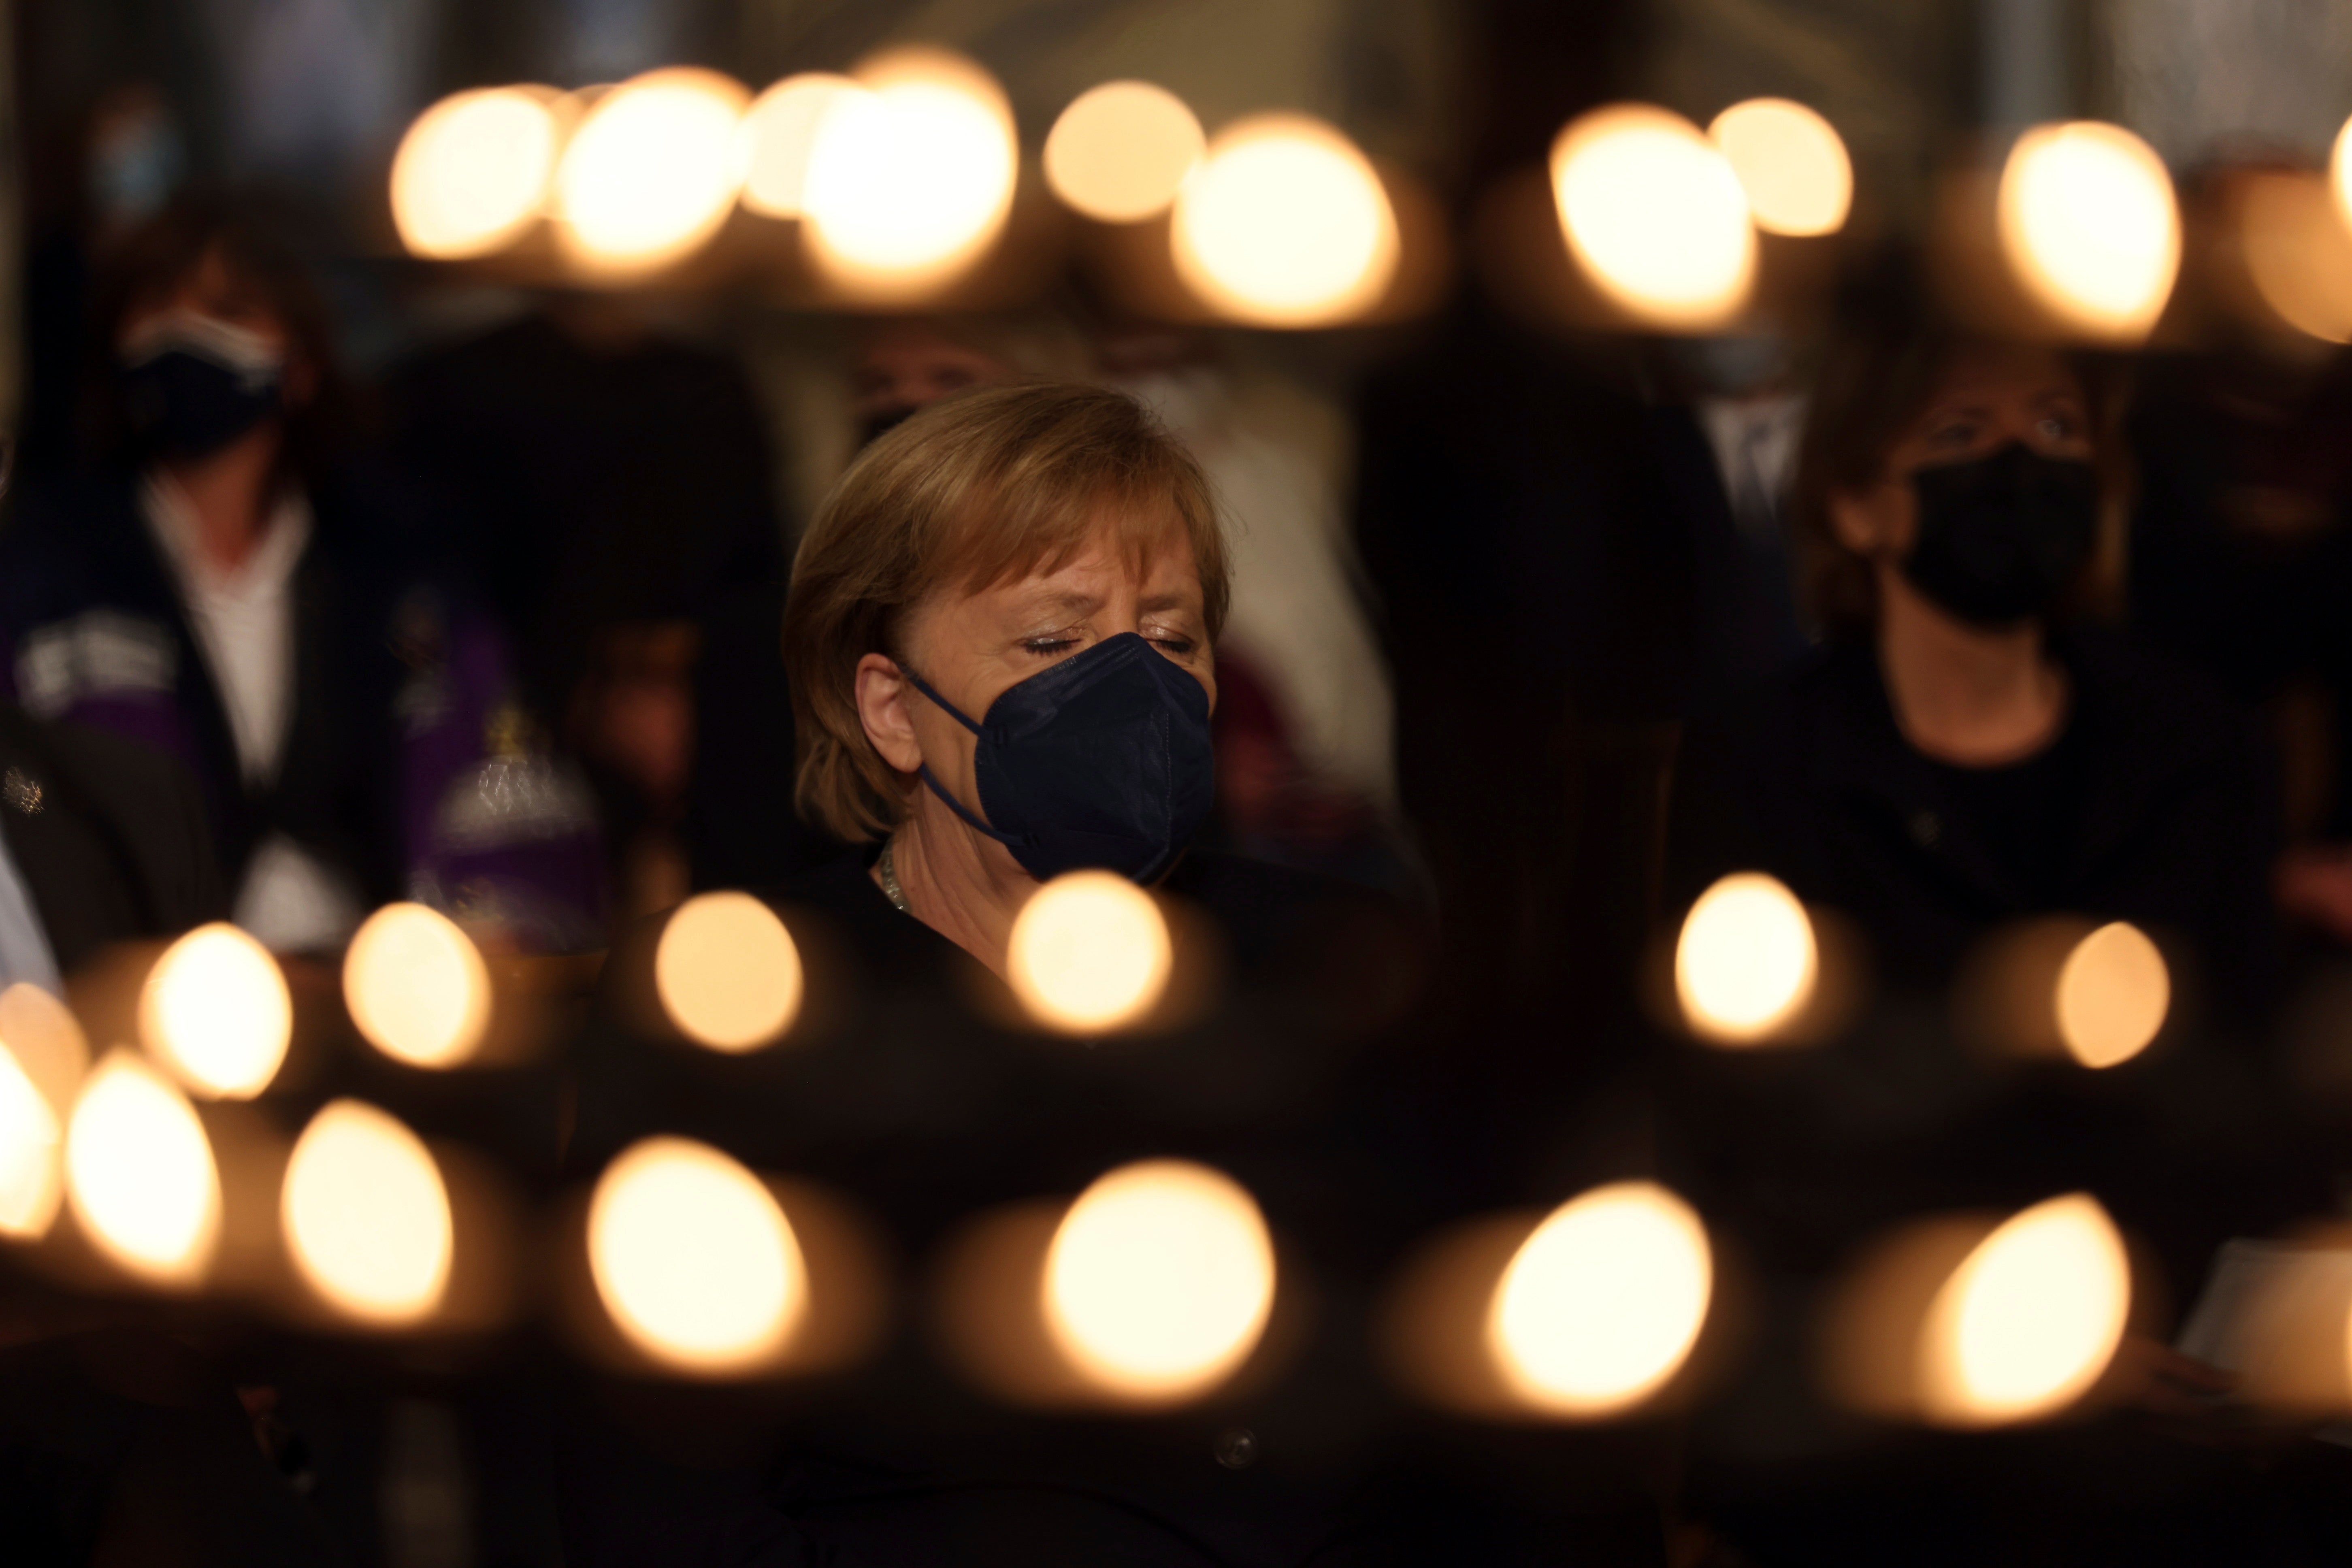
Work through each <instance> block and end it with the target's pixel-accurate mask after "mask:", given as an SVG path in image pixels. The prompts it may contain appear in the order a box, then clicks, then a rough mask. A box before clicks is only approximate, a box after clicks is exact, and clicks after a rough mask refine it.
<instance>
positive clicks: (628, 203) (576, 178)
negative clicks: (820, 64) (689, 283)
mask: <svg viewBox="0 0 2352 1568" xmlns="http://www.w3.org/2000/svg"><path fill="white" fill-rule="evenodd" d="M748 96H749V95H748V94H746V93H745V91H744V90H743V88H742V86H741V85H740V83H738V82H736V81H734V80H732V79H730V78H727V77H724V76H721V75H719V73H718V72H716V71H707V70H698V69H690V68H670V69H666V70H657V71H649V72H647V73H646V74H645V75H643V76H640V77H635V78H633V79H630V80H628V81H626V82H624V83H622V84H621V85H620V86H619V87H617V88H614V89H613V90H612V91H610V92H608V93H606V94H604V96H603V97H601V98H599V99H597V100H596V101H595V103H594V104H593V106H592V107H591V108H590V109H589V110H588V112H587V114H586V116H585V117H584V118H583V120H582V121H580V124H579V127H578V129H576V130H574V131H573V132H572V140H571V142H570V144H569V145H568V146H566V147H565V148H564V150H563V157H562V162H561V163H558V164H557V165H556V170H555V201H554V211H555V216H557V217H558V218H559V219H560V220H561V221H562V233H563V235H564V237H565V240H566V242H567V245H568V247H569V248H570V250H571V253H572V257H573V258H574V259H575V260H576V261H578V262H580V263H581V264H582V265H583V266H584V267H585V268H588V269H589V270H591V271H593V272H611V273H636V272H646V271H651V270H653V269H655V268H660V267H664V266H667V265H668V264H670V263H672V262H674V261H677V260H679V259H681V258H684V257H685V256H687V255H688V254H689V253H690V252H692V251H694V250H695V249H697V248H698V247H700V246H701V245H702V244H703V243H704V242H705V241H706V240H708V239H709V237H711V236H712V235H713V234H715V233H716V232H718V229H719V226H720V225H721V224H723V223H724V222H725V221H726V219H727V215H728V213H729V212H730V210H732V208H733V206H734V205H735V197H736V193H737V192H738V191H739V190H740V188H741V186H742V183H743V148H742V144H741V140H740V127H741V123H742V119H743V111H744V110H745V108H746V100H747V98H748Z"/></svg>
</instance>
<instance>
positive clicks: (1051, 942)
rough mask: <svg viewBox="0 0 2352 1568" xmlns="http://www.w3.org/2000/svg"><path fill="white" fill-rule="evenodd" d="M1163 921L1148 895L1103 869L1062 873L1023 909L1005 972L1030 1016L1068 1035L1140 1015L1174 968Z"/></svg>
mask: <svg viewBox="0 0 2352 1568" xmlns="http://www.w3.org/2000/svg"><path fill="white" fill-rule="evenodd" d="M1174 952H1175V950H1174V946H1173V944H1172V942H1171V940H1170V938H1169V934H1168V921H1167V920H1166V918H1165V917H1164V916H1162V915H1161V913H1160V906H1159V904H1158V903H1156V902H1155V901H1154V900H1153V899H1152V897H1151V895H1150V893H1147V892H1145V891H1144V890H1143V889H1141V888H1139V887H1137V886H1136V885H1135V884H1134V883H1132V882H1130V881H1129V880H1128V879H1126V878H1124V877H1121V876H1118V875H1116V874H1114V873H1112V872H1109V871H1068V872H1065V873H1063V874H1062V875H1061V876H1059V877H1056V878H1055V879H1053V880H1052V881H1050V882H1048V883H1046V884H1045V886H1044V887H1042V888H1040V889H1037V891H1036V892H1034V893H1033V894H1031V895H1030V898H1029V901H1028V902H1027V903H1025V904H1024V905H1022V907H1021V913H1020V914H1019V915H1017V916H1016V917H1014V919H1013V936H1012V941H1011V942H1010V944H1009V946H1008V947H1007V950H1006V953H1005V978H1006V979H1007V981H1009V982H1010V983H1011V984H1012V986H1013V994H1014V995H1015V996H1017V997H1019V998H1020V1000H1021V1004H1022V1005H1023V1006H1024V1007H1025V1008H1026V1009H1028V1012H1029V1015H1030V1016H1031V1017H1033V1018H1034V1019H1035V1020H1036V1021H1037V1022H1038V1023H1040V1024H1043V1025H1045V1026H1046V1027H1048V1028H1053V1029H1058V1030H1061V1031H1062V1032H1064V1033H1066V1034H1074V1035H1089V1034H1103V1033H1107V1032H1108V1031H1110V1030H1114V1029H1120V1028H1125V1027H1127V1026H1130V1025H1132V1024H1135V1023H1137V1022H1138V1021H1139V1020H1141V1019H1142V1018H1143V1017H1145V1016H1147V1015H1149V1014H1150V1011H1151V1010H1152V1008H1153V1007H1154V1006H1156V1005H1158V1004H1159V1001H1160V996H1161V994H1163V993H1164V992H1165V991H1166V990H1167V987H1168V976H1169V973H1170V972H1171V969H1172V968H1173V967H1174V962H1175V959H1174Z"/></svg>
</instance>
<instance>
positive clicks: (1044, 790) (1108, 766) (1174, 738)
mask: <svg viewBox="0 0 2352 1568" xmlns="http://www.w3.org/2000/svg"><path fill="white" fill-rule="evenodd" d="M907 678H908V679H909V680H911V681H913V682H914V684H915V688H916V689H917V690H919V691H920V692H921V693H922V694H923V695H924V696H926V697H928V698H929V699H930V700H932V701H934V702H936V703H938V704H939V705H940V709H941V710H942V711H944V712H946V713H947V714H949V715H950V717H952V718H953V719H954V720H955V721H957V722H958V723H960V724H961V725H962V726H963V727H964V728H965V729H967V730H970V731H971V732H972V734H973V735H974V736H975V737H976V740H975V742H974V745H973V749H972V771H973V775H974V777H975V778H976V779H977V781H978V783H979V787H980V807H981V809H980V812H979V813H974V812H973V811H971V809H970V808H968V807H967V806H965V805H964V804H963V803H962V802H961V801H960V800H958V799H956V797H955V796H954V795H950V793H949V792H948V790H947V788H946V787H945V786H944V785H942V784H940V781H939V779H938V778H937V776H935V775H934V774H933V773H932V772H931V770H930V768H929V765H928V764H926V765H925V766H924V768H923V770H922V772H923V782H924V783H925V784H929V785H930V787H931V791H932V793H933V794H935V795H938V796H939V797H940V799H941V800H943V801H945V802H946V803H947V804H948V806H949V808H950V809H951V810H952V811H954V813H955V814H956V815H957V816H960V817H961V818H963V820H964V821H965V822H966V823H968V824H970V825H971V827H972V828H973V829H974V830H975V831H977V832H980V833H983V834H986V835H987V836H988V837H991V838H993V839H995V840H996V841H997V842H998V843H1000V844H1002V845H1003V846H1004V847H1006V848H1008V849H1010V850H1012V851H1013V858H1014V859H1015V860H1018V861H1019V862H1021V867H1022V869H1024V870H1025V871H1027V872H1028V873H1029V874H1030V875H1031V876H1033V877H1035V878H1036V879H1039V880H1040V881H1043V880H1045V879H1047V878H1050V877H1057V876H1059V875H1061V874H1062V873H1063V872H1065V871H1075V870H1077V869H1079V868H1084V867H1099V868H1103V869H1106V870H1111V871H1117V872H1118V873H1120V874H1121V875H1123V876H1126V877H1130V878H1132V879H1135V880H1136V881H1138V882H1147V883H1148V882H1151V881H1155V880H1157V879H1159V878H1160V877H1161V876H1163V875H1165V874H1166V872H1167V870H1168V868H1170V867H1171V866H1173V865H1174V864H1175V863H1176V858H1177V857H1178V856H1179V855H1181V854H1182V853H1183V852H1184V847H1185V845H1187V844H1188V843H1190V842H1191V841H1192V835H1193V834H1195V833H1197V832H1199V831H1200V827H1201V824H1202V821H1204V820H1205V819H1206V818H1207V816H1208V815H1209V805H1210V801H1211V799H1212V798H1213V795H1214V792H1215V788H1216V759H1215V755H1214V753H1213V751H1212V750H1211V748H1210V743H1209V694H1208V693H1207V692H1206V691H1205V690H1203V689H1202V687H1201V683H1200V682H1199V681H1197V680H1195V679H1192V676H1190V675H1189V674H1187V673H1185V671H1184V670H1182V669H1181V668H1178V667H1177V666H1176V665H1174V664H1172V663H1171V662H1170V661H1169V659H1168V658H1167V657H1166V656H1165V655H1163V654H1162V653H1160V650H1159V649H1158V648H1155V647H1152V646H1151V645H1150V643H1149V642H1147V641H1145V640H1144V639H1143V638H1142V637H1138V636H1137V635H1136V634H1135V633H1133V632H1122V633H1120V634H1119V635H1118V636H1117V637H1106V638H1104V639H1103V640H1102V641H1101V642H1098V643H1097V644H1096V645H1095V646H1094V647H1090V648H1088V649H1087V650H1086V651H1085V652H1084V653H1081V654H1077V655H1075V656H1073V657H1072V658H1066V659H1064V660H1063V661H1062V662H1061V663H1059V664H1056V665H1054V666H1052V667H1051V668H1046V669H1043V670H1040V671H1038V672H1037V673H1036V674H1035V675H1033V676H1031V677H1029V679H1026V680H1024V681H1021V682H1018V683H1017V684H1015V685H1013V686H1011V687H1008V688H1006V689H1005V690H1004V691H1003V693H1002V694H1000V695H999V696H998V697H997V699H996V700H995V701H993V702H992V703H990V704H989V705H988V712H987V715H986V716H985V718H984V719H983V720H982V721H980V722H978V723H974V722H973V721H971V719H970V718H968V717H966V716H965V715H964V714H963V713H961V712H960V711H958V710H957V709H956V708H955V706H954V704H952V703H950V702H949V701H948V700H947V699H945V698H943V697H941V696H940V694H939V693H938V692H937V691H934V690H933V689H931V688H930V686H929V683H928V682H926V681H925V680H924V679H922V677H920V676H919V675H916V674H915V673H914V672H913V671H911V670H909V671H908V677H907Z"/></svg>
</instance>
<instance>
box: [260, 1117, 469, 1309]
mask: <svg viewBox="0 0 2352 1568" xmlns="http://www.w3.org/2000/svg"><path fill="white" fill-rule="evenodd" d="M278 1221H279V1225H280V1226H281V1227H282V1229H283V1230H284V1232H285V1236H286V1248H287V1251H288V1252H289V1253H290V1254H292V1256H293V1258H294V1262H295V1266H296V1267H297V1268H299V1269H300V1270H301V1272H302V1277H303V1279H307V1280H308V1281H310V1287H311V1289H314V1290H316V1291H318V1293H319V1294H320V1297H322V1298H323V1299H324V1300H327V1301H328V1302H329V1303H330V1304H331V1305H332V1306H334V1307H335V1308H337V1309H338V1310H341V1311H342V1312H345V1313H347V1314H349V1315H350V1316H352V1317H354V1318H357V1319H359V1320H361V1321H363V1322H369V1323H374V1324H379V1325H382V1326H385V1327H396V1326H401V1325H405V1324H411V1323H416V1322H420V1321H423V1320H425V1318H428V1317H430V1316H431V1315H432V1313H433V1311H434V1310H435V1309H436V1308H437V1307H438V1306H439V1305H440V1304H441V1299H442V1295H443V1293H444V1291H446V1289H447V1288H448V1284H449V1265H450V1258H451V1254H452V1252H453V1249H454V1226H453V1224H452V1221H451V1218H450V1213H449V1194H448V1191H447V1189H446V1187H444V1186H443V1184H442V1182H441V1168H440V1166H439V1165H438V1164H437V1163H435V1161H434V1158H433V1155H432V1153H431V1152H430V1151H428V1150H427V1149H426V1148H425V1144H424V1142H423V1141H422V1140H420V1139H419V1138H418V1137H417V1136H416V1134H415V1133H414V1132H411V1131H409V1130H408V1129H407V1128H406V1127H404V1126H402V1125H401V1123H400V1122H399V1121H395V1120H394V1118H392V1117H390V1116H387V1115H385V1114H384V1113H383V1111H381V1110H377V1109H376V1108H375V1107H374V1106H373V1105H366V1104H363V1103H362V1102H361V1101H359V1100H335V1101H333V1102H332V1103H331V1104H329V1105H327V1106H326V1107H325V1108H324V1109H322V1110H320V1112H319V1114H318V1115H316V1116H314V1117H312V1118H311V1119H310V1126H309V1127H307V1128H305V1129H304V1130H303V1131H302V1136H301V1139H300V1140H299V1142H297V1143H296V1144H295V1145H294V1154H293V1158H292V1159H291V1161H289V1163H288V1164H287V1167H286V1184H285V1187H284V1189H283V1192H282V1194H281V1195H280V1199H279V1204H278Z"/></svg>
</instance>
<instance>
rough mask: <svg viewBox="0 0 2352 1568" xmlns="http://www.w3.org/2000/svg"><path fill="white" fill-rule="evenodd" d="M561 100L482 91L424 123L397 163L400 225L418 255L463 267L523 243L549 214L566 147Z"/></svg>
mask: <svg viewBox="0 0 2352 1568" xmlns="http://www.w3.org/2000/svg"><path fill="white" fill-rule="evenodd" d="M554 96H555V95H554V94H553V93H552V92H551V91H549V90H547V89H537V88H528V87H492V88H482V89H477V90H475V91H472V92H460V93H456V94H453V95H452V96H450V97H448V98H445V99H443V100H441V101H440V102H438V103H436V104H435V105H434V106H433V107H432V108H430V109H428V110H425V112H424V113H422V114H420V115H418V116H417V117H416V121H415V124H413V125H411V126H410V127H409V128H408V133H407V134H406V135H405V136H403V137H402V138H401V139H400V151H399V153H397V154H395V155H394V158H393V161H392V220H393V223H394V226H397V227H398V228H399V230H400V242H401V244H403V245H404V246H406V247H408V250H409V253H410V254H411V255H414V256H425V257H432V258H436V259H437V260H447V261H455V260H463V259H465V258H468V257H476V256H488V255H489V254H490V253H491V252H493V251H496V250H500V249H503V248H505V247H507V246H509V245H511V244H513V243H514V242H515V241H516V240H517V239H519V238H520V237H521V236H522V232H523V231H524V230H525V229H526V228H529V227H530V225H531V224H532V223H533V222H535V221H536V220H537V219H538V217H539V216H540V215H541V212H542V211H544V210H545V207H546V205H547V189H548V182H549V181H550V180H551V178H552V177H553V175H554V173H555V158H556V153H557V151H558V150H559V148H560V147H561V145H562V139H563V138H562V122H561V121H559V119H558V118H557V116H556V113H555V110H553V108H552V107H551V103H552V100H553V99H554Z"/></svg>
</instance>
